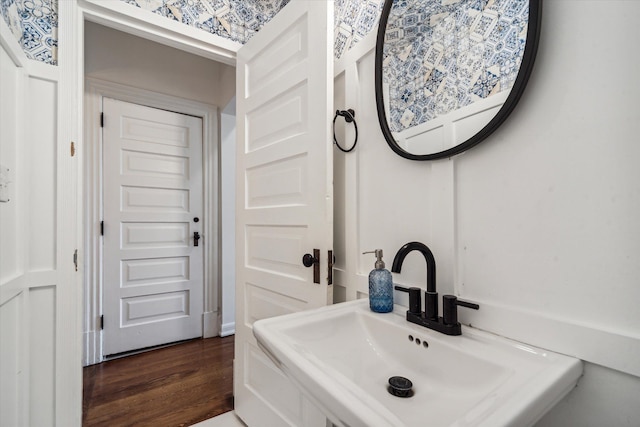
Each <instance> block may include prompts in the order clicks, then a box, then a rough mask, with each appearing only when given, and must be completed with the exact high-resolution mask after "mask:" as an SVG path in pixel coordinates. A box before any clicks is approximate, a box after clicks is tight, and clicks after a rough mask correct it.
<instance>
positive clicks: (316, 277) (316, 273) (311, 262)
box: [302, 249, 320, 283]
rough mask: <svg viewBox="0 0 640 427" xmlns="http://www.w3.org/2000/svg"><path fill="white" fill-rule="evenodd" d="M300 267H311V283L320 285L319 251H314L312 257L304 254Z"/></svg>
mask: <svg viewBox="0 0 640 427" xmlns="http://www.w3.org/2000/svg"><path fill="white" fill-rule="evenodd" d="M302 265H304V266H305V267H311V266H313V283H320V249H314V250H313V255H311V254H304V255H303V257H302Z"/></svg>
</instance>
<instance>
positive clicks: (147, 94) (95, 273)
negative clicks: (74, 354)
mask: <svg viewBox="0 0 640 427" xmlns="http://www.w3.org/2000/svg"><path fill="white" fill-rule="evenodd" d="M84 28H85V32H84V46H85V50H84V78H85V102H84V109H85V111H84V114H85V122H84V123H85V124H84V133H85V153H84V159H85V160H84V161H85V163H84V169H85V176H84V180H83V182H84V185H85V188H84V195H85V197H84V202H83V203H84V206H83V212H84V217H83V221H84V224H85V230H84V233H85V239H84V241H85V249H86V250H85V259H86V261H85V277H84V282H85V297H84V307H85V315H84V319H83V320H84V321H83V329H84V356H83V365H84V366H88V365H92V364H96V363H100V362H102V361H103V360H105V356H108V355H110V354H114V353H115V354H120V353H121V352H123V351H125V352H129V351H133V352H135V351H136V348H135V345H134V346H133V347H131V346H129V347H113V348H112V349H110V348H109V347H108V346H105V342H104V341H103V338H104V336H105V330H103V329H101V326H102V325H104V326H105V327H106V328H108V327H109V325H110V323H111V327H113V326H114V325H115V326H116V327H118V326H122V325H124V326H130V325H126V320H127V319H129V320H131V318H133V317H135V316H131V312H132V311H135V310H138V311H137V312H136V313H137V314H136V316H137V321H134V323H136V322H137V323H138V324H139V325H142V326H145V327H146V326H149V325H150V324H151V323H152V322H151V321H150V320H154V319H155V320H158V321H159V324H160V326H159V327H158V328H157V329H158V331H159V332H153V333H151V334H150V335H154V334H156V333H163V334H166V333H167V332H171V331H172V330H174V329H176V328H175V327H173V326H168V325H169V322H167V320H168V319H167V318H163V315H165V314H166V313H169V314H168V315H167V316H165V317H168V318H173V319H184V318H185V317H187V316H186V315H185V313H184V312H186V311H188V312H189V314H192V313H195V314H196V316H197V319H196V322H195V323H196V325H197V326H198V327H197V328H196V329H195V330H196V332H195V333H194V332H190V333H189V334H190V335H189V334H188V335H180V334H177V335H176V334H173V335H172V334H171V333H169V336H168V338H166V339H164V341H162V338H160V341H157V340H156V341H143V340H139V339H138V338H137V336H136V334H135V332H134V335H133V336H132V337H131V338H130V340H131V341H133V342H134V344H135V343H139V346H140V347H141V348H147V347H150V346H156V345H158V344H163V343H165V342H166V343H171V342H175V341H177V340H182V339H185V338H192V337H194V336H197V337H204V338H209V337H215V336H219V335H220V336H225V337H226V336H229V335H233V334H234V332H235V327H234V323H233V321H229V320H227V319H234V301H233V300H232V299H231V300H229V298H228V295H226V297H225V295H223V294H224V292H223V286H224V283H223V281H225V282H229V280H233V277H234V276H233V270H234V268H235V267H234V265H233V254H226V255H225V256H223V255H222V253H221V252H222V248H223V247H228V246H229V243H228V240H229V239H233V238H234V236H233V233H232V234H231V235H229V234H224V233H222V226H221V223H222V217H223V216H224V217H229V216H230V215H229V213H228V211H229V210H231V211H233V209H234V208H233V204H229V203H228V200H227V201H223V200H222V196H223V195H224V194H225V193H228V192H229V191H231V192H233V184H231V189H230V190H229V189H228V188H227V187H228V186H229V185H230V184H229V183H227V182H226V181H225V180H224V178H223V177H222V173H221V162H222V160H221V151H223V150H222V148H221V145H222V144H223V143H227V144H228V143H229V141H228V140H226V141H224V140H223V139H224V137H225V135H226V136H228V135H233V129H229V126H234V124H235V123H234V121H233V120H229V119H228V116H231V114H229V113H230V111H229V109H228V108H227V109H225V111H224V112H223V111H222V109H223V108H224V107H225V106H227V105H229V104H231V105H232V104H233V102H232V101H233V97H234V95H235V68H234V67H231V66H229V65H225V64H222V63H218V62H216V61H213V60H210V59H206V58H204V57H200V56H197V55H194V54H190V53H187V52H184V51H182V50H179V49H175V48H171V47H168V46H165V45H162V44H159V43H156V42H153V41H150V40H146V39H142V38H139V37H136V36H132V35H130V34H127V33H123V32H120V31H117V30H114V29H111V28H108V27H105V26H102V25H99V24H95V23H92V22H89V21H85V25H84ZM114 102H115V103H116V104H117V103H120V104H122V105H125V106H127V107H126V108H133V109H137V110H140V109H141V110H143V111H144V113H143V115H144V114H147V113H149V112H150V113H149V114H151V115H152V116H153V115H154V114H158V115H159V116H158V117H155V116H154V117H152V118H151V119H150V120H149V122H148V123H155V125H157V126H155V125H154V126H155V128H156V129H155V130H153V129H151V128H153V127H154V126H148V123H147V125H142V126H140V123H141V122H140V121H137V122H136V123H135V125H138V128H137V129H138V130H140V129H142V128H144V129H146V131H149V130H150V129H151V132H152V133H154V134H155V135H159V136H160V137H161V139H162V138H164V140H163V141H164V142H161V143H160V144H156V145H158V146H162V147H161V148H160V151H159V152H155V153H153V152H147V153H146V154H144V155H143V156H142V157H140V153H145V149H141V147H140V146H139V145H140V144H143V145H144V144H147V146H148V145H149V141H146V142H145V141H144V139H145V137H144V136H141V135H137V136H135V137H134V138H132V139H133V140H135V141H134V142H133V144H134V146H133V147H125V149H124V150H120V151H117V152H115V154H114V153H111V154H109V153H108V150H110V149H111V148H113V147H111V146H110V147H108V148H107V149H106V151H105V147H104V143H106V142H107V140H106V138H105V140H103V136H104V130H105V128H103V127H101V119H102V117H103V116H102V113H103V112H105V105H106V104H110V103H114ZM221 113H222V114H221ZM124 116H126V118H127V120H129V119H131V117H133V116H132V114H130V112H127V113H126V114H124V115H123V117H124ZM165 116H167V117H174V118H175V117H177V118H178V120H179V119H180V118H181V117H182V118H186V119H187V121H192V122H193V121H194V120H195V124H194V123H192V124H191V125H192V126H195V127H193V128H189V127H188V126H186V127H184V129H187V130H186V133H187V134H189V135H191V134H193V133H194V131H195V130H199V131H200V132H201V134H202V141H201V143H202V148H200V149H196V152H197V153H196V154H193V153H192V156H193V157H194V159H193V160H194V164H198V165H199V166H200V170H201V173H198V172H197V170H196V169H198V168H194V167H193V166H192V165H187V166H186V169H183V171H186V172H188V173H189V174H192V175H199V176H198V177H197V178H198V180H199V182H200V185H201V187H202V188H200V189H195V190H193V193H192V194H189V193H188V192H186V191H185V189H184V188H178V187H176V186H173V185H172V184H171V183H170V182H169V181H170V180H169V181H167V177H166V176H165V177H163V176H162V173H159V172H163V173H164V172H169V173H173V172H175V171H176V170H178V169H176V167H177V166H180V164H181V161H182V160H183V157H184V156H183V155H182V154H180V152H179V151H180V150H181V149H182V148H184V147H182V148H181V147H177V148H176V147H173V148H172V147H171V145H172V143H169V144H167V143H166V137H167V135H168V134H170V133H173V134H176V133H179V132H176V131H175V129H174V130H171V129H168V128H167V126H166V125H167V123H168V120H169V119H168V118H167V117H165ZM225 117H226V120H225ZM221 119H222V120H221ZM107 120H108V118H107ZM116 120H117V121H118V122H119V123H120V122H122V121H123V119H121V118H118V119H116ZM102 124H104V121H103V120H102ZM134 127H135V126H134ZM178 127H180V126H178ZM159 128H162V129H159ZM121 133H122V132H121V130H118V131H117V132H115V134H121ZM227 139H228V138H227ZM141 140H142V142H141ZM231 142H233V141H231ZM135 145H138V146H135ZM174 145H176V144H174ZM177 145H180V144H179V143H177ZM147 148H148V147H147ZM166 149H169V150H173V149H176V150H178V154H177V157H176V156H174V157H173V158H170V157H169V156H168V154H169V153H167V152H164V151H162V150H166ZM125 151H128V152H130V153H135V154H136V155H137V158H135V159H133V160H131V159H128V160H126V159H125V161H129V165H131V164H132V163H131V161H133V163H135V162H136V161H137V162H138V163H137V164H138V166H140V165H143V167H142V168H140V167H138V168H137V169H136V171H134V174H135V173H137V174H140V172H141V171H142V170H146V171H147V174H148V173H151V175H153V176H137V180H136V181H134V183H135V184H132V183H131V182H129V183H126V182H124V181H122V179H121V178H122V177H119V178H118V177H115V178H114V176H113V175H114V174H115V175H118V174H119V173H120V174H122V173H124V172H123V171H122V169H121V165H122V159H123V157H122V156H123V153H124V152H125ZM147 151H148V150H147ZM225 152H228V150H226V151H225ZM174 154H175V153H174ZM105 155H111V156H112V162H111V164H110V165H109V163H108V161H106V162H105ZM134 157H135V156H134ZM227 161H228V160H227ZM153 163H156V165H155V166H153ZM182 166H183V167H184V166H185V165H184V164H183V163H182ZM109 168H110V169H109ZM114 171H115V172H114ZM129 172H131V171H129ZM105 173H107V174H105ZM143 175H144V174H143ZM103 176H104V177H105V178H104V180H103V179H102V177H103ZM154 176H155V178H154ZM109 179H115V180H117V182H119V184H117V185H113V188H112V189H110V190H109V191H110V192H111V193H112V197H111V198H112V199H113V200H107V199H106V198H105V197H104V196H105V195H106V192H107V191H103V187H104V184H105V182H104V181H107V180H109ZM154 179H155V180H156V182H155V183H154V182H152V181H153V180H154ZM149 180H151V181H149ZM141 183H142V184H141ZM145 183H146V184H149V185H146V184H145ZM110 184H112V183H110ZM145 187H147V188H145ZM132 189H133V192H132ZM196 196H197V197H200V198H201V209H200V211H199V213H197V214H193V215H192V212H191V211H189V212H188V221H184V220H176V219H175V215H179V212H177V211H179V210H180V209H182V208H184V206H186V205H185V204H184V203H187V202H192V201H193V199H194V197H196ZM123 203H125V204H127V203H128V205H127V206H128V207H132V206H133V209H132V210H133V211H138V212H137V214H136V213H135V212H124V213H123V209H120V208H122V206H123ZM108 204H109V206H111V207H114V206H116V207H118V209H114V211H117V213H116V214H115V215H116V216H117V215H124V214H126V215H134V216H135V215H139V218H138V219H137V220H136V219H135V218H124V219H123V218H120V219H117V220H116V221H115V222H114V221H113V220H111V221H110V222H106V223H103V221H104V220H105V213H106V211H108V210H109V209H110V207H109V206H107V205H108ZM160 211H164V212H165V213H167V212H168V214H169V216H171V215H173V216H174V218H172V219H169V220H167V221H165V224H168V223H170V224H172V225H171V226H170V227H168V228H169V230H166V229H165V231H168V233H169V237H166V236H165V237H162V238H160V237H158V236H159V234H158V231H159V230H157V224H158V223H162V221H160V220H159V217H157V216H158V215H159V214H160ZM183 214H184V215H187V213H186V212H183ZM184 215H183V216H184ZM231 216H232V215H231ZM112 217H113V215H112ZM150 217H153V218H155V222H154V224H155V225H154V227H152V228H153V229H149V227H148V226H146V225H144V224H143V223H144V222H145V221H143V220H142V218H146V219H149V218H150ZM156 217H157V218H156ZM196 218H197V219H196ZM180 221H182V222H180ZM187 222H188V224H185V223H187ZM136 223H137V224H138V225H140V224H143V225H142V226H138V227H137V228H136V227H133V228H131V227H130V225H131V224H134V225H135V224H136ZM123 224H126V225H123ZM147 224H148V221H147ZM176 224H179V225H176ZM109 228H111V230H109V231H110V232H112V235H111V237H112V238H113V239H112V241H111V243H110V245H111V246H110V247H111V249H112V250H113V251H115V252H121V251H122V249H123V248H122V242H123V240H122V238H123V236H126V237H127V239H128V240H127V242H128V243H129V244H132V245H133V246H135V245H136V244H138V249H143V250H145V251H150V253H151V256H150V257H149V258H148V259H146V260H145V259H144V257H143V258H136V260H135V262H133V263H132V262H130V261H131V259H132V258H131V257H128V258H127V257H115V258H112V259H111V261H108V262H107V260H108V259H109V258H108V255H109V254H108V253H107V252H108V251H109V250H110V249H109V248H108V246H109V244H107V245H105V239H106V238H107V234H108V233H109V232H108V231H107V229H109ZM165 228H166V227H165ZM103 233H104V234H103ZM194 233H197V237H196V235H195V234H194ZM223 234H224V235H223ZM145 235H146V237H145ZM198 237H199V238H198ZM136 239H138V240H136ZM140 239H142V240H140ZM136 242H137V243H136ZM154 242H156V243H157V242H161V243H163V244H164V245H165V246H166V243H167V242H169V243H171V244H170V245H169V246H171V245H173V246H181V247H183V249H185V250H186V254H175V253H167V254H164V255H163V254H160V253H155V252H157V249H158V247H154ZM196 243H197V244H198V247H197V250H199V251H201V253H200V255H198V258H197V259H195V260H193V259H190V258H189V256H191V255H193V253H194V244H196ZM156 246H157V245H156ZM231 246H232V243H231ZM174 249H175V248H174ZM230 255H231V257H230ZM221 259H223V260H225V265H222V262H221ZM141 260H142V261H141ZM158 260H161V262H160V261H158ZM194 268H195V270H194ZM229 270H231V274H230V273H229ZM194 275H195V276H197V275H200V279H198V283H199V284H198V286H199V287H198V288H197V289H196V290H195V291H194V290H189V291H188V292H185V291H183V290H174V291H171V292H166V289H164V287H166V286H167V283H168V282H185V281H187V279H192V278H193V277H194ZM106 276H110V277H111V278H110V279H109V280H110V281H111V282H114V283H115V282H117V286H116V288H117V289H118V290H127V287H129V289H131V288H132V286H130V285H131V283H129V282H130V280H129V279H133V284H134V286H133V287H136V285H139V286H137V287H138V288H146V289H148V290H149V292H148V294H147V295H152V297H151V298H149V297H148V296H143V297H142V298H140V297H139V296H133V297H132V296H131V295H127V296H126V297H127V298H130V299H129V300H128V301H125V302H123V299H122V298H121V299H120V300H117V301H116V303H115V306H113V307H112V311H113V312H114V313H116V315H115V316H114V315H111V317H110V318H109V319H105V318H104V317H102V316H103V314H106V313H107V311H106V310H105V308H106V307H105V304H106V303H107V302H108V301H107V299H108V298H107V295H106V294H105V286H106V281H107V279H106ZM136 280H137V283H135V282H136ZM152 286H160V288H158V289H156V290H152V289H151V287H152ZM230 286H231V290H233V286H234V285H233V283H232V282H231V283H230ZM163 293H164V294H165V297H166V295H167V294H169V296H170V297H171V298H164V299H163V298H160V300H158V299H157V298H156V300H155V301H153V298H154V297H156V296H158V295H161V294H163ZM227 294H228V292H227ZM131 298H133V299H131ZM136 298H137V300H136ZM112 299H113V298H112ZM145 299H146V300H145ZM150 300H151V301H150ZM131 302H133V303H134V304H130V303H131ZM112 304H113V302H112ZM136 304H137V305H136ZM145 305H146V307H145ZM194 306H199V308H200V310H199V311H198V310H195V311H194V309H193V307H194ZM158 307H160V308H161V309H162V310H164V311H163V312H161V313H160V315H158V313H154V312H153V311H149V310H156V309H158ZM180 310H182V312H181V311H180ZM123 313H124V314H127V315H129V317H128V318H126V316H125V317H123ZM134 314H135V313H134ZM130 330H131V329H130ZM230 339H231V340H232V339H233V338H230ZM200 341H202V340H200Z"/></svg>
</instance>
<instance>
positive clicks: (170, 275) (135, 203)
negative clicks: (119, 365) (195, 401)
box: [103, 98, 205, 355]
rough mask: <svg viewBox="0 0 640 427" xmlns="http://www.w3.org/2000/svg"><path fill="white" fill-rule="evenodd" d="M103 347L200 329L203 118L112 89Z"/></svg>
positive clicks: (116, 349) (111, 350)
mask: <svg viewBox="0 0 640 427" xmlns="http://www.w3.org/2000/svg"><path fill="white" fill-rule="evenodd" d="M103 111H104V128H103V183H104V184H103V189H104V193H103V203H104V208H103V209H104V261H103V262H104V282H103V289H104V301H103V313H104V331H103V339H104V343H103V346H104V347H103V349H104V350H103V351H104V354H105V355H112V354H117V353H121V352H125V351H130V350H135V349H140V348H145V347H150V346H155V345H159V344H165V343H170V342H174V341H179V340H184V339H189V338H194V337H200V336H202V313H203V289H204V286H203V244H202V240H200V239H199V237H198V236H199V235H200V236H201V234H202V224H203V221H204V220H205V218H203V217H202V212H203V206H202V185H203V181H202V119H200V118H197V117H192V116H187V115H184V114H178V113H173V112H169V111H164V110H158V109H155V108H150V107H145V106H141V105H137V104H131V103H127V102H123V101H117V100H113V99H109V98H104V101H103Z"/></svg>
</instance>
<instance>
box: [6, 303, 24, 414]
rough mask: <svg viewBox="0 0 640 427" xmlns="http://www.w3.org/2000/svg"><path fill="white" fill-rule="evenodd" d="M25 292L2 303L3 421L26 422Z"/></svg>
mask: <svg viewBox="0 0 640 427" xmlns="http://www.w3.org/2000/svg"><path fill="white" fill-rule="evenodd" d="M23 304H24V294H23V293H19V294H17V295H15V296H13V298H11V299H9V300H8V301H5V302H3V303H2V304H1V305H0V378H2V387H0V414H2V415H1V416H0V421H1V422H2V425H7V426H19V425H23V424H24V423H23V422H22V419H23V414H22V411H21V404H20V403H21V402H22V401H23V397H24V391H25V384H24V381H25V380H24V379H25V377H26V375H27V373H26V372H25V369H24V366H23V365H22V360H25V355H24V354H22V352H21V350H22V349H23V346H22V345H21V342H22V336H23V334H24V332H25V325H24V322H23V321H22V319H23V316H22V312H23V311H24V305H23Z"/></svg>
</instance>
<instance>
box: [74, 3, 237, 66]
mask: <svg viewBox="0 0 640 427" xmlns="http://www.w3.org/2000/svg"><path fill="white" fill-rule="evenodd" d="M79 4H80V5H81V7H82V11H83V15H84V19H86V20H88V21H92V22H95V23H97V24H101V25H104V26H107V27H111V28H114V29H116V30H120V31H124V32H126V33H129V34H133V35H135V36H138V37H142V38H146V39H149V40H152V41H155V42H158V43H161V44H164V45H167V46H170V47H174V48H176V49H180V50H183V51H185V52H189V53H193V54H196V55H200V56H203V57H205V58H209V59H212V60H214V61H218V62H222V63H224V64H227V65H235V63H236V52H237V51H238V49H240V47H241V46H242V44H240V43H238V42H234V41H232V40H229V39H225V38H224V37H220V36H217V35H215V34H210V33H207V32H205V31H202V30H199V29H197V28H194V27H190V26H188V25H184V24H182V23H180V22H177V21H171V20H169V19H167V18H164V17H162V16H159V15H156V14H154V13H149V12H148V11H146V10H143V9H140V8H137V7H134V6H131V5H129V4H126V3H124V2H122V1H114V0H80V1H79Z"/></svg>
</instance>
